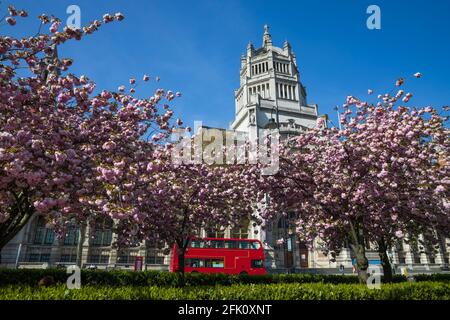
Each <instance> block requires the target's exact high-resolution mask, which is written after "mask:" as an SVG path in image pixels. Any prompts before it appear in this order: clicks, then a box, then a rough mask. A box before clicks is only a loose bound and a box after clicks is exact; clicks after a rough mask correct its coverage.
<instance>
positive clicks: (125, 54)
mask: <svg viewBox="0 0 450 320" xmlns="http://www.w3.org/2000/svg"><path fill="white" fill-rule="evenodd" d="M2 3H3V4H2V6H1V11H3V12H4V11H5V9H6V4H13V5H15V6H16V7H17V8H22V7H23V8H25V9H27V10H28V11H29V14H30V16H31V17H30V18H28V19H25V20H23V19H20V20H19V21H18V24H17V25H16V27H14V28H12V27H9V26H2V27H0V33H1V34H15V35H17V34H28V35H31V34H33V33H34V32H36V31H37V26H38V22H37V19H32V17H35V16H37V15H39V14H41V13H43V12H45V13H49V14H54V15H56V16H58V17H60V18H61V19H62V20H63V21H65V20H66V19H67V17H68V15H67V14H66V8H67V6H68V5H70V4H77V5H78V6H79V7H80V8H81V20H82V24H87V23H88V22H89V21H92V20H93V19H96V18H101V16H102V15H103V13H107V12H109V13H115V12H118V11H120V12H122V13H123V14H124V15H125V20H123V21H122V22H120V23H113V24H108V25H105V26H103V27H102V28H101V29H100V30H99V31H98V32H97V33H95V34H94V35H91V36H89V37H87V38H85V39H84V40H83V41H81V42H74V41H72V42H71V43H68V44H65V45H64V46H63V47H62V48H61V50H60V55H61V56H63V57H72V58H74V59H75V63H74V66H73V67H72V69H71V71H72V72H74V73H76V74H78V75H81V74H85V75H87V76H89V77H90V78H91V79H94V80H95V81H96V82H97V85H98V88H100V89H115V88H117V86H119V85H121V84H127V83H128V79H129V78H130V77H136V78H138V79H141V77H142V75H143V74H144V73H148V74H150V75H151V76H157V75H158V76H160V77H161V81H160V82H159V83H158V84H156V83H154V82H153V83H149V84H146V85H145V86H143V85H140V86H139V87H138V89H137V93H138V95H140V96H148V95H151V94H152V93H153V90H154V89H155V88H157V87H163V88H165V89H171V90H173V91H180V92H182V93H183V97H182V98H179V99H176V100H175V101H174V103H173V106H174V110H175V112H176V114H177V116H180V117H181V118H182V119H183V120H185V122H187V123H188V124H192V122H193V121H194V120H201V121H203V123H204V124H206V125H209V126H219V127H228V124H229V123H230V122H231V121H232V119H233V117H234V96H233V94H234V90H235V89H237V87H238V85H239V63H240V55H241V54H242V53H244V52H245V49H246V46H247V43H248V42H249V41H251V42H253V43H254V45H255V46H257V47H259V46H260V45H261V41H262V33H263V25H264V24H265V23H267V24H269V26H270V32H271V34H272V39H273V42H274V45H276V46H282V44H283V41H284V40H286V39H287V40H289V42H290V43H291V45H292V48H293V50H294V52H295V53H296V55H297V63H298V65H299V70H300V74H301V79H302V81H303V84H304V85H305V86H306V88H307V92H308V102H309V103H317V104H318V105H319V111H320V112H321V113H328V114H329V115H330V116H331V119H332V120H335V118H336V114H335V111H334V110H333V107H334V106H335V105H337V104H342V103H343V102H344V101H345V98H346V96H347V95H349V94H352V95H356V96H358V97H362V98H364V97H366V94H367V89H368V88H372V89H373V90H374V92H375V93H384V92H386V91H389V90H390V89H391V88H392V86H393V83H394V82H395V80H396V79H397V78H399V77H405V78H407V83H406V89H407V90H410V91H412V92H413V93H414V94H415V96H414V99H412V100H411V102H410V103H412V104H416V105H432V106H442V105H448V104H450V1H446V0H433V1H418V0H409V1H406V0H403V1H402V0H399V1H380V0H373V1H364V0H346V1H342V0H335V1H300V0H297V1H283V2H279V1H262V0H259V1H250V0H245V1H244V0H242V1H237V0H221V1H219V0H208V1H206V0H205V1H200V0H190V1H186V0H184V1H175V0H165V1H160V0H150V1H149V0H146V1H137V0H134V1H131V0H128V1H125V0H111V1H105V0H97V1H92V0H91V1H80V0H70V1H66V0H53V1H50V0H40V1H25V0H22V1H18V0H17V1H12V0H10V1H2ZM371 4H376V5H378V6H379V7H380V8H381V30H369V29H367V27H366V20H367V18H368V16H369V15H368V14H366V9H367V7H368V6H369V5H371ZM3 12H0V15H1V16H3ZM417 71H419V72H421V73H422V74H423V78H422V79H412V78H411V76H412V74H413V73H415V72H417Z"/></svg>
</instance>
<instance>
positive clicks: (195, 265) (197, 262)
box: [184, 258, 205, 268]
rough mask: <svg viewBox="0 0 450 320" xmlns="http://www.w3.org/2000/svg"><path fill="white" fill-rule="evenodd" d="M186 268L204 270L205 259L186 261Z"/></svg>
mask: <svg viewBox="0 0 450 320" xmlns="http://www.w3.org/2000/svg"><path fill="white" fill-rule="evenodd" d="M185 261H186V262H185V264H184V265H185V266H186V267H192V268H202V267H204V266H205V262H204V260H203V259H195V258H194V259H186V260H185Z"/></svg>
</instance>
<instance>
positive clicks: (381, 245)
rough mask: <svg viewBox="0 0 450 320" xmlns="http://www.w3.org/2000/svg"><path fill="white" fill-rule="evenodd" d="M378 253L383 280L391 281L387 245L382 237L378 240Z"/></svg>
mask: <svg viewBox="0 0 450 320" xmlns="http://www.w3.org/2000/svg"><path fill="white" fill-rule="evenodd" d="M377 244H378V254H379V255H380V260H381V266H382V267H383V274H384V277H383V278H384V282H387V283H388V282H392V266H391V262H390V261H389V256H388V254H387V246H386V243H385V242H384V239H381V240H378V241H377Z"/></svg>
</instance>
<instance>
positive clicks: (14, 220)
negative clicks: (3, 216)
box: [0, 191, 34, 263]
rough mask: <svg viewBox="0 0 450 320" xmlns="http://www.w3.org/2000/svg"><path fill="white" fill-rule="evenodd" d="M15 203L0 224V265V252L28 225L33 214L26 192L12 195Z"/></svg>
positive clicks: (8, 209)
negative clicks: (7, 216)
mask: <svg viewBox="0 0 450 320" xmlns="http://www.w3.org/2000/svg"><path fill="white" fill-rule="evenodd" d="M14 197H15V199H16V202H15V203H14V204H13V205H12V206H11V207H9V208H6V210H7V211H9V218H8V219H7V220H6V221H4V222H2V223H0V263H2V255H1V251H2V249H3V247H4V246H6V245H7V244H8V242H9V241H11V240H12V239H13V238H14V237H15V236H16V235H17V234H18V233H19V232H20V230H22V228H23V227H24V226H25V225H26V224H27V223H28V221H29V220H30V218H31V217H32V216H33V214H34V207H33V206H32V205H30V202H29V201H28V200H29V199H28V195H27V192H26V191H24V192H21V193H20V194H19V195H16V194H15V193H14Z"/></svg>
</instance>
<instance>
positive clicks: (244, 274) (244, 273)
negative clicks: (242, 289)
mask: <svg viewBox="0 0 450 320" xmlns="http://www.w3.org/2000/svg"><path fill="white" fill-rule="evenodd" d="M239 275H241V276H246V275H248V273H247V271H242V272H241V273H239Z"/></svg>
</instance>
